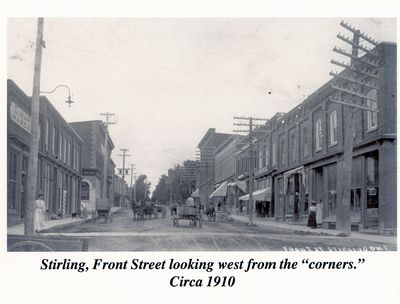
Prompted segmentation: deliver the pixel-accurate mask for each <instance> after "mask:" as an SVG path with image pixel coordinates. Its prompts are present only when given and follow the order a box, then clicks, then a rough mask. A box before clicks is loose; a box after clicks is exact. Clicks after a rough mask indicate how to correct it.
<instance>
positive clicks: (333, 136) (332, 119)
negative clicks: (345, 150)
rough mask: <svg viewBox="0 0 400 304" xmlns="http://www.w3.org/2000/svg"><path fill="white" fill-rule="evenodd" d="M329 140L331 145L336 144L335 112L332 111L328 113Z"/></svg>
mask: <svg viewBox="0 0 400 304" xmlns="http://www.w3.org/2000/svg"><path fill="white" fill-rule="evenodd" d="M329 135H330V137H329V142H330V144H331V145H335V144H337V114H336V111H332V112H331V113H330V114H329Z"/></svg>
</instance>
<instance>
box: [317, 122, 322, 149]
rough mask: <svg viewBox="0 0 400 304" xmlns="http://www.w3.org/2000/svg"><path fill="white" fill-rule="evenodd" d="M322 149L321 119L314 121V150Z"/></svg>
mask: <svg viewBox="0 0 400 304" xmlns="http://www.w3.org/2000/svg"><path fill="white" fill-rule="evenodd" d="M321 149H322V119H321V118H319V119H317V121H316V122H315V151H319V150H321Z"/></svg>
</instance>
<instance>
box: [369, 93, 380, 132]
mask: <svg viewBox="0 0 400 304" xmlns="http://www.w3.org/2000/svg"><path fill="white" fill-rule="evenodd" d="M367 108H370V109H378V91H377V90H376V89H372V90H371V91H369V92H368V94H367ZM377 127H378V113H377V112H371V111H367V130H368V131H371V130H375V129H376V128H377Z"/></svg>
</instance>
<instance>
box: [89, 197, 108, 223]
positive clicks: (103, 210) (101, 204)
mask: <svg viewBox="0 0 400 304" xmlns="http://www.w3.org/2000/svg"><path fill="white" fill-rule="evenodd" d="M98 218H104V223H107V221H109V222H111V221H112V218H111V206H110V202H109V200H108V199H97V200H96V210H94V212H92V222H93V224H95V223H96V220H97V219H98Z"/></svg>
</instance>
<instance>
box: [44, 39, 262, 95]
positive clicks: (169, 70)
mask: <svg viewBox="0 0 400 304" xmlns="http://www.w3.org/2000/svg"><path fill="white" fill-rule="evenodd" d="M46 43H49V44H54V45H56V46H60V47H65V48H69V49H73V50H77V51H81V52H86V53H91V54H96V55H99V56H103V57H108V58H113V59H116V60H121V61H126V62H131V63H134V64H136V65H140V66H144V67H150V68H153V69H159V70H165V71H168V72H173V73H178V74H184V75H188V76H192V77H198V78H203V79H208V80H213V81H218V82H224V83H228V84H233V85H238V86H244V87H249V88H254V89H258V90H263V91H267V92H268V93H269V94H270V91H269V90H268V89H267V88H265V87H261V86H257V85H252V84H246V83H241V82H238V81H234V80H226V79H220V78H217V77H212V76H206V75H200V74H196V73H192V72H187V71H181V70H177V69H173V68H170V67H166V66H159V65H155V64H148V63H143V62H138V61H136V60H133V59H131V58H127V57H120V56H116V55H111V54H105V53H101V52H98V51H95V50H89V49H85V48H81V47H76V46H72V45H67V44H63V43H59V42H55V41H48V40H46Z"/></svg>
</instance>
